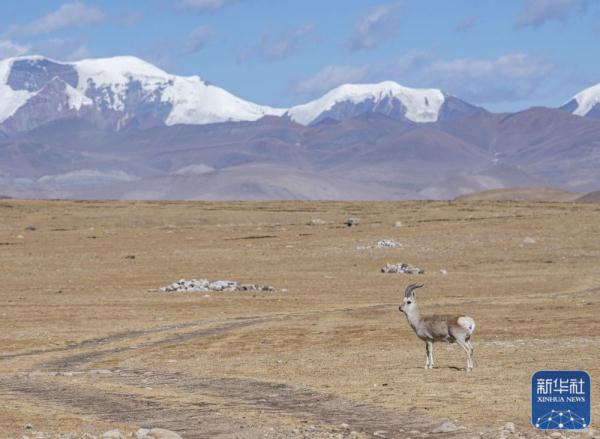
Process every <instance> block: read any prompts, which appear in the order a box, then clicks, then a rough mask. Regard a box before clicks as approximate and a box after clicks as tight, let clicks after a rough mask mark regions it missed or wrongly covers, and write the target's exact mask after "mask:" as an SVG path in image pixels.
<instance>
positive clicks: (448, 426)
mask: <svg viewBox="0 0 600 439" xmlns="http://www.w3.org/2000/svg"><path fill="white" fill-rule="evenodd" d="M458 430H460V427H457V426H456V425H454V424H453V423H452V422H449V421H446V422H444V423H443V424H442V425H440V426H439V427H436V428H434V429H433V430H432V431H431V432H432V433H452V432H454V431H458Z"/></svg>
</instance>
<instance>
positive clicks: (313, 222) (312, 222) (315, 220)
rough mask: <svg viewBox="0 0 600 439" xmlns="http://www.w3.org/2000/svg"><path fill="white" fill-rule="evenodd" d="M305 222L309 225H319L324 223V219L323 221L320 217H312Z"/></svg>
mask: <svg viewBox="0 0 600 439" xmlns="http://www.w3.org/2000/svg"><path fill="white" fill-rule="evenodd" d="M306 224H307V225H309V226H320V225H322V224H325V221H323V220H322V219H321V218H313V219H311V220H310V221H309V222H308V223H306Z"/></svg>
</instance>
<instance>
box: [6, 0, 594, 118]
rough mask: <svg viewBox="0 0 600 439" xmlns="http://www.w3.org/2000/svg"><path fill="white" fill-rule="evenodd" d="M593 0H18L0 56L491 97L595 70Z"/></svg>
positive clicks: (267, 87)
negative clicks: (109, 60) (93, 60)
mask: <svg viewBox="0 0 600 439" xmlns="http://www.w3.org/2000/svg"><path fill="white" fill-rule="evenodd" d="M599 3H600V2H599V1H598V0H502V1H501V0H413V1H411V0H393V1H372V0H360V1H359V0H318V1H317V0H303V1H301V2H299V1H292V0H172V1H168V0H146V1H131V0H129V1H128V0H118V1H117V0H105V1H92V0H87V1H83V0H81V1H78V0H75V1H49V0H46V1H44V0H20V1H18V2H16V1H10V2H6V1H5V2H2V3H1V4H0V58H4V57H9V56H16V55H24V54H34V53H35V54H42V55H47V56H50V57H53V58H55V59H59V60H75V59H81V58H87V57H108V56H115V55H135V56H139V57H141V58H144V59H146V60H148V61H150V62H152V63H154V64H157V65H159V66H160V67H162V68H164V69H165V70H167V71H169V72H171V73H175V74H181V75H193V74H197V75H199V76H200V77H202V78H203V79H204V80H206V81H209V82H211V83H214V84H216V85H219V86H222V87H224V88H226V89H227V90H229V91H231V92H232V93H234V94H236V95H238V96H240V97H242V98H244V99H248V100H251V101H254V102H257V103H261V104H269V105H274V106H288V105H293V104H297V103H302V102H305V101H307V100H309V99H311V98H314V97H316V96H319V95H321V94H322V93H324V92H326V91H327V90H329V89H331V88H332V87H334V86H336V85H339V84H341V83H345V82H376V81H382V80H388V79H390V80H394V81H397V82H399V83H401V84H403V85H406V86H413V87H436V88H442V89H443V90H445V91H447V92H449V93H452V94H455V95H457V96H459V97H461V98H463V99H465V100H467V101H469V102H471V103H474V104H478V105H483V106H485V107H486V108H488V109H490V110H494V111H515V110H520V109H524V108H527V107H530V106H533V105H547V106H558V105H561V104H562V103H564V102H565V101H566V100H568V99H569V98H570V97H571V96H572V95H573V94H575V93H576V92H578V91H580V90H581V89H582V88H585V87H587V86H590V85H593V84H596V83H598V82H600V56H598V55H599V52H600V51H599V47H600V4H599Z"/></svg>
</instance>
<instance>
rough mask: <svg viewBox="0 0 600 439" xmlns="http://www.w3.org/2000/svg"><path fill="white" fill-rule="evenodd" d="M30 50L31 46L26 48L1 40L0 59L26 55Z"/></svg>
mask: <svg viewBox="0 0 600 439" xmlns="http://www.w3.org/2000/svg"><path fill="white" fill-rule="evenodd" d="M30 49H31V46H29V45H25V46H24V45H21V44H17V43H15V42H13V41H10V40H0V59H3V58H11V57H13V56H21V55H25V54H26V53H28V52H29V50H30Z"/></svg>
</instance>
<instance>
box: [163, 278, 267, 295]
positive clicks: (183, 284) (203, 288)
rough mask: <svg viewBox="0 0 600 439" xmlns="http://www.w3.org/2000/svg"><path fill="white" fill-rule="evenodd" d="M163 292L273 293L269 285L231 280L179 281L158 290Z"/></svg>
mask: <svg viewBox="0 0 600 439" xmlns="http://www.w3.org/2000/svg"><path fill="white" fill-rule="evenodd" d="M159 291H163V292H194V293H196V292H207V291H275V288H273V287H271V286H269V285H256V284H242V283H239V282H236V281H233V280H217V281H214V282H210V281H209V280H208V279H189V280H187V279H179V280H178V281H177V282H173V283H172V284H170V285H167V286H164V287H161V288H159Z"/></svg>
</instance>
